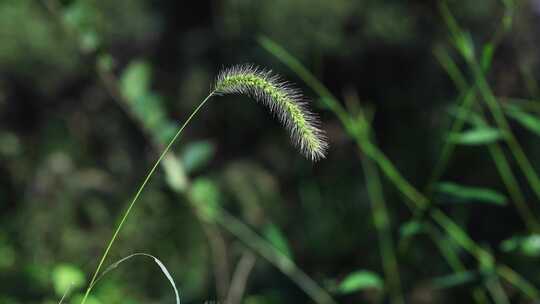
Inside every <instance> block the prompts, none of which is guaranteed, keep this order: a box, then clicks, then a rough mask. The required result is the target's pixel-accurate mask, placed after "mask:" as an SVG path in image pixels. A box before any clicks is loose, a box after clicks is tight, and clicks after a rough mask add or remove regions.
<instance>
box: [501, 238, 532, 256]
mask: <svg viewBox="0 0 540 304" xmlns="http://www.w3.org/2000/svg"><path fill="white" fill-rule="evenodd" d="M500 247H501V250H502V251H504V252H517V253H520V254H522V255H525V256H529V257H538V256H540V234H532V235H528V236H514V237H512V238H510V239H507V240H504V241H503V242H502V243H501V246H500Z"/></svg>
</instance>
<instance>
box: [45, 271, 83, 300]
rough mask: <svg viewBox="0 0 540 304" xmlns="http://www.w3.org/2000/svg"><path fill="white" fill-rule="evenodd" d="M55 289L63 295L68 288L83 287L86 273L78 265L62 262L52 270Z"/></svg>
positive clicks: (58, 293)
mask: <svg viewBox="0 0 540 304" xmlns="http://www.w3.org/2000/svg"><path fill="white" fill-rule="evenodd" d="M52 281H53V286H54V291H55V292H56V294H57V295H59V296H62V295H63V294H64V293H65V292H66V290H68V289H77V288H80V287H82V286H83V285H84V284H85V282H86V279H85V276H84V273H83V272H82V271H81V270H80V269H79V268H77V267H75V266H72V265H69V264H60V265H58V266H56V267H55V268H54V269H53V271H52Z"/></svg>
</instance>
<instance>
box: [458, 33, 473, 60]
mask: <svg viewBox="0 0 540 304" xmlns="http://www.w3.org/2000/svg"><path fill="white" fill-rule="evenodd" d="M455 43H456V47H457V49H458V50H459V51H460V53H461V55H463V57H465V59H467V60H472V59H473V58H474V42H473V39H472V36H471V33H469V32H461V33H460V34H459V35H458V36H457V37H456V39H455Z"/></svg>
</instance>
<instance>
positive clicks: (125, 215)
mask: <svg viewBox="0 0 540 304" xmlns="http://www.w3.org/2000/svg"><path fill="white" fill-rule="evenodd" d="M213 95H214V92H212V93H210V94H209V95H208V96H207V97H206V98H205V99H203V101H202V102H201V103H200V104H199V105H198V106H197V108H195V110H194V111H193V112H192V113H191V115H190V116H189V117H188V119H187V120H186V121H185V122H184V124H183V125H182V126H181V127H180V128H179V129H178V132H176V134H175V135H174V137H173V138H172V139H171V141H170V142H169V144H168V145H167V146H166V147H165V149H164V150H163V152H162V153H161V155H160V156H159V158H158V159H157V161H156V162H155V163H154V165H153V166H152V168H151V169H150V171H149V172H148V174H147V175H146V177H145V179H144V181H143V182H142V183H141V185H140V186H139V189H138V190H137V192H136V193H135V196H133V199H132V200H131V203H130V204H129V205H128V207H127V209H126V211H125V212H124V214H123V216H122V218H121V219H120V222H119V223H118V225H117V226H116V230H115V231H114V233H113V236H112V237H111V240H110V241H109V243H108V245H107V247H106V249H105V251H104V252H103V255H102V257H101V259H100V261H99V264H98V266H97V268H96V270H95V271H94V275H93V276H92V279H91V280H90V283H89V284H88V288H87V289H86V292H85V293H84V297H83V299H82V301H81V304H84V303H85V302H86V299H87V298H88V295H89V294H90V291H92V287H93V284H94V281H95V280H96V278H97V276H98V275H99V272H100V270H101V267H102V266H103V263H104V262H105V260H106V259H107V256H108V255H109V251H110V250H111V248H112V245H113V244H114V242H115V241H116V238H117V237H118V234H119V233H120V230H121V229H122V227H123V225H124V223H125V222H126V220H127V218H128V216H129V214H130V213H131V209H133V206H135V203H136V202H137V200H138V199H139V196H140V195H141V193H142V191H143V190H144V188H145V187H146V185H147V184H148V181H150V178H151V177H152V175H154V172H155V171H156V169H157V168H158V166H159V164H160V163H161V161H162V160H163V158H164V157H165V155H166V154H167V153H168V152H169V150H170V149H171V147H172V145H173V144H174V142H175V141H176V140H177V139H178V137H179V136H180V134H181V133H182V131H183V130H184V128H185V127H186V126H187V125H188V124H189V122H190V121H191V120H192V119H193V118H194V117H195V115H196V114H197V113H198V112H199V110H200V109H201V108H202V107H203V106H204V104H205V103H206V102H207V101H208V100H209V99H210V97H212V96H213Z"/></svg>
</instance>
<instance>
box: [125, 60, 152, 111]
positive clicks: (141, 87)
mask: <svg viewBox="0 0 540 304" xmlns="http://www.w3.org/2000/svg"><path fill="white" fill-rule="evenodd" d="M150 73H151V67H150V64H148V63H147V62H145V61H141V60H135V61H133V62H131V63H130V64H129V65H128V66H127V67H126V69H125V70H124V72H123V73H122V75H121V76H120V91H121V92H122V95H124V96H125V97H126V98H127V99H128V100H129V101H135V100H137V99H139V98H142V97H144V96H145V95H147V94H148V91H149V88H150V78H151V75H150Z"/></svg>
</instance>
